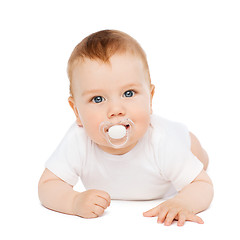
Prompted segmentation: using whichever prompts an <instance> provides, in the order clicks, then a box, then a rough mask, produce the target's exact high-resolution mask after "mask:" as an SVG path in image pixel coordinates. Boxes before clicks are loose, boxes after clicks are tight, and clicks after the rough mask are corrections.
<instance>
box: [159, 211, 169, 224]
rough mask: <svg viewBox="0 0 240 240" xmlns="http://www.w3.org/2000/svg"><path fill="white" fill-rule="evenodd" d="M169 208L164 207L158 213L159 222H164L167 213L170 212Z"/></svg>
mask: <svg viewBox="0 0 240 240" xmlns="http://www.w3.org/2000/svg"><path fill="white" fill-rule="evenodd" d="M168 210H169V209H168V208H163V209H162V210H161V211H160V212H159V214H158V220H157V223H163V222H164V220H165V218H166V216H167V214H168Z"/></svg>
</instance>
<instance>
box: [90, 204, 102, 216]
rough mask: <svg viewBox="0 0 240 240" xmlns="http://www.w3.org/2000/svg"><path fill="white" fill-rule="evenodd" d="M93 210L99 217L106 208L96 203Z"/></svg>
mask: <svg viewBox="0 0 240 240" xmlns="http://www.w3.org/2000/svg"><path fill="white" fill-rule="evenodd" d="M92 212H93V213H95V214H96V215H97V216H98V217H99V216H101V215H102V214H103V213H104V208H103V207H101V206H99V205H97V204H95V205H94V207H93V211H92Z"/></svg>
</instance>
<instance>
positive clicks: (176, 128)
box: [161, 123, 203, 191]
mask: <svg viewBox="0 0 240 240" xmlns="http://www.w3.org/2000/svg"><path fill="white" fill-rule="evenodd" d="M163 152H164V154H163V156H162V159H163V161H162V166H161V168H162V173H163V175H164V177H165V178H166V179H167V180H168V181H171V182H172V184H173V186H174V187H175V189H176V190H177V191H180V190H181V189H183V188H184V187H185V186H187V185H188V184H190V183H191V182H192V181H193V180H194V179H195V178H196V177H197V176H198V175H199V174H200V172H201V171H202V169H203V164H202V163H201V162H200V161H199V160H198V159H197V157H195V156H194V155H193V153H192V152H191V139H190V135H189V131H188V129H187V128H186V126H185V125H182V124H180V123H174V124H173V125H172V126H171V127H170V128H168V129H167V132H166V139H165V143H164V151H163Z"/></svg>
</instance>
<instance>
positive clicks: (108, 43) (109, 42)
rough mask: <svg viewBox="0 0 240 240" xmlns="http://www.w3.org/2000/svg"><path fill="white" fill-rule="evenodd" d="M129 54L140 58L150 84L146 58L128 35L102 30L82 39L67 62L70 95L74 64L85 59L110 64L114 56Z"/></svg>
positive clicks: (140, 48) (137, 44) (138, 45)
mask: <svg viewBox="0 0 240 240" xmlns="http://www.w3.org/2000/svg"><path fill="white" fill-rule="evenodd" d="M116 53H118V54H122V53H130V54H133V55H135V56H138V57H140V58H141V60H142V62H143V66H144V68H145V70H146V73H147V78H148V80H149V83H150V84H151V79H150V73H149V67H148V63H147V57H146V54H145V52H144V50H143V49H142V47H141V46H140V44H139V43H138V42H137V41H136V40H135V39H134V38H132V37H131V36H129V35H128V34H126V33H124V32H121V31H117V30H103V31H99V32H96V33H93V34H91V35H89V36H87V37H86V38H84V39H83V40H82V41H81V42H80V43H79V44H78V45H77V46H76V47H75V48H74V50H73V52H72V54H71V56H70V58H69V60H68V68H67V72H68V78H69V80H70V93H71V94H72V89H71V81H72V71H73V68H74V64H75V63H76V62H77V61H78V60H82V61H84V59H85V58H88V59H91V60H100V61H102V62H104V63H108V64H109V63H110V61H109V59H110V58H111V57H112V56H113V55H114V54H116Z"/></svg>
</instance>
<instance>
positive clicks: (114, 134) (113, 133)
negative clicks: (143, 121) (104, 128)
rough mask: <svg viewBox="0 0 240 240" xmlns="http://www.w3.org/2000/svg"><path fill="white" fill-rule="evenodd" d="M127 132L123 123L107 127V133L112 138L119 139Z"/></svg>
mask: <svg viewBox="0 0 240 240" xmlns="http://www.w3.org/2000/svg"><path fill="white" fill-rule="evenodd" d="M126 134H127V130H126V127H125V126H123V125H115V126H112V127H110V128H109V129H108V135H109V136H110V138H113V139H121V138H123V137H124V136H125V135H126Z"/></svg>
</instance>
